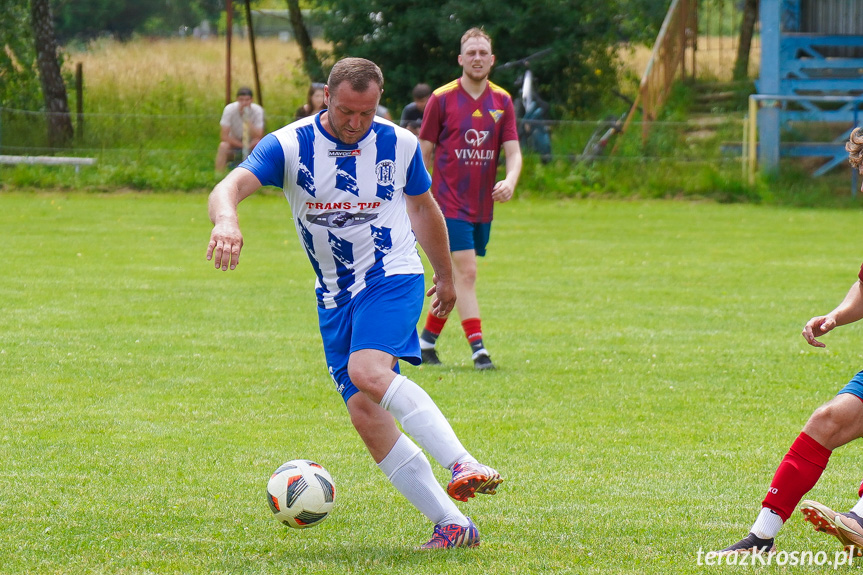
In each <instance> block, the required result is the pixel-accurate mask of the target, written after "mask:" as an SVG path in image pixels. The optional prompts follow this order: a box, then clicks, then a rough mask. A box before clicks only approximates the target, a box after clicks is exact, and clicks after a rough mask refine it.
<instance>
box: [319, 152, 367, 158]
mask: <svg viewBox="0 0 863 575" xmlns="http://www.w3.org/2000/svg"><path fill="white" fill-rule="evenodd" d="M360 154H362V150H329V151H328V152H327V155H328V156H329V157H331V158H349V157H351V156H359V155H360Z"/></svg>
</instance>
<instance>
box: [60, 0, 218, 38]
mask: <svg viewBox="0 0 863 575" xmlns="http://www.w3.org/2000/svg"><path fill="white" fill-rule="evenodd" d="M224 7H225V3H224V2H223V1H221V0H183V1H181V0H167V1H166V0H74V1H70V0H52V8H53V10H54V19H55V22H56V31H57V37H58V38H59V40H60V41H61V42H67V41H69V40H71V39H73V38H74V39H78V40H87V39H90V38H96V37H99V36H102V35H105V34H110V35H113V36H115V37H117V38H120V39H127V38H130V37H131V36H132V34H133V33H135V32H151V33H154V32H159V31H161V32H162V33H165V32H166V31H170V32H174V31H176V30H177V29H178V28H179V27H180V26H189V27H191V26H196V25H198V24H199V23H200V22H201V21H202V20H203V19H205V18H207V19H210V20H216V19H218V17H219V13H220V11H221V10H223V9H224Z"/></svg>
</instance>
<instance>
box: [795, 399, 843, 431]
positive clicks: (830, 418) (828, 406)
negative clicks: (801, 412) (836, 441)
mask: <svg viewBox="0 0 863 575" xmlns="http://www.w3.org/2000/svg"><path fill="white" fill-rule="evenodd" d="M849 423H853V422H851V421H849V420H848V410H845V409H841V408H840V406H838V405H837V404H836V403H835V402H833V401H830V402H827V403H825V404H824V405H822V406H821V407H819V408H818V409H816V410H815V411H814V412H813V413H812V415H811V417H809V421H807V422H806V427H805V428H804V431H806V433H807V434H808V435H810V436H813V435H816V436H820V437H833V436H835V435H837V434H838V433H839V432H841V431H842V430H844V429H847V427H848V425H849Z"/></svg>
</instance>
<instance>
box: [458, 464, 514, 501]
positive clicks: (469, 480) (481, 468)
mask: <svg viewBox="0 0 863 575" xmlns="http://www.w3.org/2000/svg"><path fill="white" fill-rule="evenodd" d="M501 483H503V479H502V478H501V476H500V473H498V472H497V471H495V470H494V469H492V468H491V467H489V466H488V465H483V464H481V463H474V462H471V463H456V464H455V465H453V466H452V480H451V481H450V482H449V484H448V485H447V486H446V492H447V493H448V494H449V496H450V497H452V498H453V499H457V500H459V501H467V500H468V499H470V498H471V497H473V496H474V494H476V493H484V494H486V495H494V494H495V493H496V489H497V486H498V485H500V484H501Z"/></svg>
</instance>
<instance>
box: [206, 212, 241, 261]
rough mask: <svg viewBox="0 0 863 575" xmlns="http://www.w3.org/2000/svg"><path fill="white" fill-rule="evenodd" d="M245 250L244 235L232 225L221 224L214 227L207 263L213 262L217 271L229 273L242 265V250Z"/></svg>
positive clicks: (208, 247)
mask: <svg viewBox="0 0 863 575" xmlns="http://www.w3.org/2000/svg"><path fill="white" fill-rule="evenodd" d="M241 249H243V234H242V233H240V228H239V227H238V226H236V225H232V224H223V223H219V224H216V225H215V226H213V231H212V232H211V233H210V243H209V245H208V246H207V261H211V260H212V261H213V262H214V263H215V266H216V269H219V268H221V269H222V271H227V270H228V268H229V267H230V268H231V269H234V268H236V267H237V264H238V263H240V250H241Z"/></svg>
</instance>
